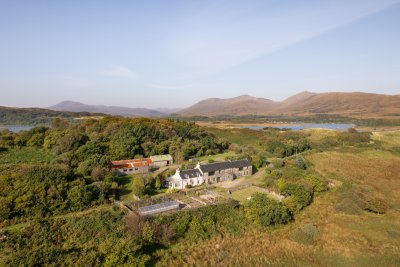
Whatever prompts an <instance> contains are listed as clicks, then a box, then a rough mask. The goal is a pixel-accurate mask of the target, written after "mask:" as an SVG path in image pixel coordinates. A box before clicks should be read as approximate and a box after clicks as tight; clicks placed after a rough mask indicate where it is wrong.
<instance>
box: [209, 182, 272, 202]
mask: <svg viewBox="0 0 400 267" xmlns="http://www.w3.org/2000/svg"><path fill="white" fill-rule="evenodd" d="M217 192H218V193H219V194H221V195H223V196H224V197H228V198H233V199H234V200H237V201H239V202H240V203H242V204H244V203H246V202H247V201H248V198H249V197H251V196H252V195H253V194H254V193H265V192H264V189H263V188H260V187H257V186H250V187H247V188H243V189H240V190H236V191H233V192H232V193H231V194H229V193H228V189H225V188H224V189H222V188H221V189H218V190H217Z"/></svg>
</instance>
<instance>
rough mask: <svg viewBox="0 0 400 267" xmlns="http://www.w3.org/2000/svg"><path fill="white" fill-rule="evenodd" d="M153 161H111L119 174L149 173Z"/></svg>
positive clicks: (147, 159)
mask: <svg viewBox="0 0 400 267" xmlns="http://www.w3.org/2000/svg"><path fill="white" fill-rule="evenodd" d="M152 163H153V161H152V160H151V159H150V158H143V159H128V160H117V161H111V167H112V168H113V169H114V170H116V171H117V172H118V174H135V173H148V172H149V168H150V166H151V164H152Z"/></svg>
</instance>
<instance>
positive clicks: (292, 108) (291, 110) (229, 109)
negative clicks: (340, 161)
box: [178, 92, 400, 117]
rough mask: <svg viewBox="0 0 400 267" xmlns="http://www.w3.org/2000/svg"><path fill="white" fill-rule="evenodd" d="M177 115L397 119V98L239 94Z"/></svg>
mask: <svg viewBox="0 0 400 267" xmlns="http://www.w3.org/2000/svg"><path fill="white" fill-rule="evenodd" d="M178 114H179V115H180V116H195V115H197V116H221V115H233V116H243V115H277V116H278V115H285V116H288V115H289V116H290V115H296V116H299V115H301V116H307V115H316V114H337V115H342V116H363V117H377V116H400V95H382V94H370V93H359V92H355V93H311V92H302V93H299V94H296V95H294V96H291V97H289V98H287V99H285V100H284V101H272V100H270V99H265V98H257V97H253V96H249V95H242V96H238V97H234V98H228V99H221V98H209V99H206V100H202V101H200V102H198V103H197V104H195V105H193V106H191V107H189V108H186V109H183V110H181V111H179V112H178Z"/></svg>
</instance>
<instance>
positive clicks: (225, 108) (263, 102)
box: [178, 95, 279, 116]
mask: <svg viewBox="0 0 400 267" xmlns="http://www.w3.org/2000/svg"><path fill="white" fill-rule="evenodd" d="M277 105H279V103H277V102H274V101H272V100H269V99H265V98H256V97H253V96H249V95H242V96H238V97H234V98H227V99H221V98H209V99H206V100H203V101H200V102H198V103H197V104H195V105H193V106H191V107H189V108H186V109H183V110H181V111H179V112H178V114H180V115H184V116H193V115H205V116H209V115H248V114H252V115H264V114H265V112H270V111H272V110H274V109H275V108H277Z"/></svg>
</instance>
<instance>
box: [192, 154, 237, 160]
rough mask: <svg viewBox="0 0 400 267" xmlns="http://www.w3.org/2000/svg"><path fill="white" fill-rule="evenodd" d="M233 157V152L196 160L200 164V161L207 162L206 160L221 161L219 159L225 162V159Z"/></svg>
mask: <svg viewBox="0 0 400 267" xmlns="http://www.w3.org/2000/svg"><path fill="white" fill-rule="evenodd" d="M235 155H236V154H235V152H233V151H228V152H225V153H221V154H216V155H209V156H202V157H198V158H197V160H198V161H200V162H201V161H208V160H215V161H218V160H221V159H222V160H225V158H226V157H232V156H235Z"/></svg>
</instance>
